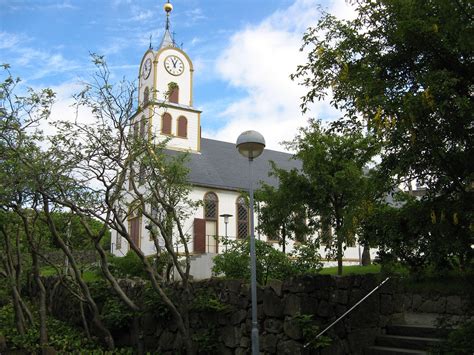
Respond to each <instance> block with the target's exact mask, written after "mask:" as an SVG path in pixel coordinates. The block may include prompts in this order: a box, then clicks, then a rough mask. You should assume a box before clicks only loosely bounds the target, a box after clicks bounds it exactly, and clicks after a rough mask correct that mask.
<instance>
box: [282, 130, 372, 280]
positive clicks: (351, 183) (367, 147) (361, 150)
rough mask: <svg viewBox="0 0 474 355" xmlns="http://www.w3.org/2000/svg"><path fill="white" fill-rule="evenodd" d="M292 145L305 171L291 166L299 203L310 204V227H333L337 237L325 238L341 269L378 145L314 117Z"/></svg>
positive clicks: (308, 205)
mask: <svg viewBox="0 0 474 355" xmlns="http://www.w3.org/2000/svg"><path fill="white" fill-rule="evenodd" d="M289 146H290V147H291V148H292V149H294V150H295V151H296V152H297V153H296V157H297V158H298V159H300V160H301V162H302V164H303V167H302V171H300V172H296V171H294V172H293V175H294V176H295V177H297V181H298V184H299V186H298V187H297V190H296V189H295V191H299V192H298V194H300V195H301V198H300V201H299V203H300V204H304V205H305V206H307V209H308V217H309V220H310V222H309V224H310V226H311V227H313V228H315V229H321V228H323V229H326V228H328V227H329V228H331V229H333V230H334V232H335V238H334V239H331V240H327V241H326V242H327V243H328V246H327V247H328V248H329V250H330V251H332V252H334V253H335V255H336V258H337V261H338V274H339V275H341V274H342V257H343V248H344V243H348V242H351V241H352V240H354V236H355V233H356V229H357V225H358V214H359V213H360V211H361V206H362V205H363V202H364V201H366V199H367V193H366V192H367V185H368V181H369V177H368V176H367V175H366V174H365V173H364V167H365V166H366V165H367V164H368V163H369V162H370V161H371V158H372V157H373V156H374V154H375V153H376V152H377V149H378V148H377V145H376V144H374V142H373V140H372V139H370V138H367V137H364V136H363V135H362V133H360V132H357V131H356V132H352V133H350V134H349V133H348V134H345V135H341V134H338V133H336V132H334V131H330V130H327V129H324V128H323V127H322V126H321V123H320V122H318V121H310V125H309V127H308V128H303V129H301V131H300V134H299V135H298V136H297V137H296V138H295V139H294V140H293V142H291V143H289Z"/></svg>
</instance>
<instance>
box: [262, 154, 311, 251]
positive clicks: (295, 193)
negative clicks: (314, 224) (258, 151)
mask: <svg viewBox="0 0 474 355" xmlns="http://www.w3.org/2000/svg"><path fill="white" fill-rule="evenodd" d="M272 168H273V173H272V174H273V175H275V176H276V177H277V178H278V188H276V187H274V186H271V185H268V184H265V183H263V184H262V186H261V187H260V188H259V189H258V190H257V191H256V192H255V199H256V200H257V201H258V202H260V203H259V210H258V220H259V223H258V227H257V228H258V229H259V230H260V231H261V232H262V233H263V234H265V235H266V236H267V238H269V239H270V240H277V241H278V242H279V244H280V245H281V246H282V250H283V252H286V244H287V241H288V239H292V240H294V241H297V242H304V241H305V239H306V236H307V235H308V234H309V232H310V228H309V227H308V225H307V224H306V215H307V210H306V205H305V204H304V203H301V201H302V199H301V196H299V194H300V193H301V191H300V190H299V189H298V187H299V176H298V173H297V171H296V170H291V171H286V170H284V169H279V168H278V167H277V166H276V165H275V164H274V163H272Z"/></svg>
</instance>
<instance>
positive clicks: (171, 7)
mask: <svg viewBox="0 0 474 355" xmlns="http://www.w3.org/2000/svg"><path fill="white" fill-rule="evenodd" d="M163 9H164V10H165V11H166V14H167V15H168V14H169V13H170V12H171V11H173V5H171V4H170V2H169V1H168V2H167V3H166V4H165V6H163Z"/></svg>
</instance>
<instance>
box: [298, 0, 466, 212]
mask: <svg viewBox="0 0 474 355" xmlns="http://www.w3.org/2000/svg"><path fill="white" fill-rule="evenodd" d="M354 5H355V7H356V10H357V13H358V16H357V18H356V19H355V20H352V21H343V20H338V19H337V18H336V17H334V16H331V15H329V14H325V15H323V17H322V18H321V20H320V21H319V22H318V23H317V25H316V26H314V27H312V28H310V29H309V30H308V31H307V32H306V33H305V35H304V37H303V41H304V45H303V48H305V49H306V50H307V51H308V62H307V63H306V64H303V65H300V66H298V69H297V71H296V73H295V74H294V75H293V76H292V78H293V79H296V80H300V82H301V83H302V84H303V85H305V86H306V87H307V88H308V93H307V94H306V95H305V97H304V98H303V102H302V109H303V110H304V111H306V110H307V109H308V107H309V106H308V105H309V104H310V103H311V102H313V101H314V100H319V99H322V98H324V97H326V96H327V95H328V93H329V92H331V93H332V98H331V100H332V101H331V102H332V104H333V105H334V106H335V107H336V108H339V109H341V110H342V111H343V117H342V118H341V119H340V120H338V121H336V122H335V123H334V124H333V128H334V129H340V130H343V131H350V130H351V129H353V127H354V126H356V127H357V126H360V125H364V126H365V127H367V129H368V131H369V132H370V134H373V135H374V136H375V137H376V138H377V139H379V140H380V141H382V142H383V143H384V149H383V151H382V154H381V164H380V166H381V169H382V171H383V172H384V174H385V175H387V176H390V177H392V178H393V179H394V185H396V184H397V183H399V182H401V181H412V180H416V181H417V183H418V184H421V185H425V186H427V187H428V197H430V198H435V196H440V195H443V196H445V197H446V198H447V199H448V200H458V201H460V202H461V203H460V205H461V206H463V207H462V208H461V209H460V210H459V211H458V213H459V214H463V215H464V218H469V216H470V215H471V213H472V206H474V203H473V202H474V201H473V188H472V183H473V179H474V171H473V167H474V163H473V159H472V156H473V155H474V151H473V144H472V142H473V130H474V124H473V115H472V112H473V109H474V106H473V105H474V100H473V98H472V88H473V85H474V82H473V80H474V65H473V64H474V63H473V61H474V58H473V56H472V53H473V52H474V41H473V38H474V21H473V19H474V6H473V3H472V1H469V0H456V1H445V0H430V1H406V0H380V1H367V0H356V1H354ZM329 89H330V90H329ZM446 201H447V200H446Z"/></svg>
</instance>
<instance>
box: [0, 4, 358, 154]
mask: <svg viewBox="0 0 474 355" xmlns="http://www.w3.org/2000/svg"><path fill="white" fill-rule="evenodd" d="M164 3H165V1H164V0H158V1H157V0H143V1H131V0H75V1H73V0H69V1H60V0H43V1H33V0H0V8H1V9H2V10H1V12H0V62H2V63H9V64H10V65H11V67H12V68H11V70H12V72H13V74H14V75H15V76H20V77H21V78H22V79H23V80H24V83H25V85H28V86H32V87H35V88H42V87H52V88H53V89H54V90H55V91H56V92H57V94H58V102H57V104H56V105H55V107H54V111H53V116H54V117H65V116H67V115H71V112H72V111H71V109H70V107H69V106H70V104H71V103H72V99H71V95H72V94H73V93H74V92H77V91H78V90H79V88H80V84H79V83H80V81H84V80H85V81H87V80H88V78H90V75H91V73H92V71H93V66H92V65H91V64H90V60H89V53H90V52H95V53H98V54H103V55H105V57H106V59H107V62H108V64H109V66H110V68H111V70H112V73H113V76H114V78H121V77H126V78H127V79H129V80H135V79H136V78H137V76H138V65H139V63H140V60H141V57H142V55H143V53H144V52H145V51H146V50H147V48H148V45H149V37H150V35H152V37H153V40H152V44H153V45H155V46H157V45H158V44H159V42H160V40H161V37H162V34H163V29H164V23H165V14H164V11H163V4H164ZM171 3H172V4H173V6H174V10H173V12H172V14H171V26H172V31H174V32H175V33H176V35H175V40H176V42H177V43H178V44H181V43H182V44H183V49H184V50H185V51H186V52H187V53H188V54H189V56H190V57H191V59H192V60H193V63H194V66H195V82H194V103H195V106H197V107H198V108H200V109H201V110H203V114H202V116H201V124H202V128H203V135H205V136H207V137H212V138H218V139H222V140H226V141H235V139H236V137H237V136H238V134H239V133H240V132H242V131H243V130H246V129H257V130H259V131H261V132H262V133H264V135H265V137H266V139H267V143H268V146H269V147H270V148H274V149H279V150H281V149H282V148H281V146H279V144H278V143H279V142H281V141H282V140H288V139H291V138H293V136H294V135H295V133H296V131H297V129H298V127H301V126H302V125H304V124H305V122H306V120H307V118H308V117H318V118H322V119H332V118H335V117H336V116H337V112H336V111H334V110H333V109H332V108H331V107H330V106H329V104H328V103H327V102H323V103H317V104H315V105H314V106H313V108H312V112H311V113H310V114H309V115H308V116H307V117H303V116H302V115H301V113H300V112H299V104H300V100H299V97H300V96H302V95H303V94H304V92H305V91H304V88H302V87H300V86H298V85H296V83H293V82H291V81H290V80H289V78H288V76H289V74H291V73H292V72H294V71H295V70H296V65H297V64H300V63H304V60H305V57H304V54H303V53H301V52H299V50H298V49H299V47H300V46H301V37H302V35H303V33H304V31H305V29H306V28H307V27H308V26H310V25H312V24H315V23H316V21H317V18H318V17H319V16H320V11H319V9H318V6H319V5H321V6H322V7H323V8H324V9H326V10H328V11H330V12H333V13H335V14H337V15H340V16H344V17H346V18H347V17H351V16H353V11H352V10H351V9H350V8H349V7H348V6H347V5H346V4H345V2H344V0H320V1H318V0H253V1H252V0H220V1H218V0H213V1H211V0H207V1H206V0H199V1H198V0H173V1H171Z"/></svg>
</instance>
